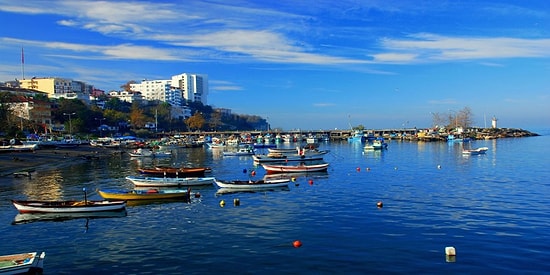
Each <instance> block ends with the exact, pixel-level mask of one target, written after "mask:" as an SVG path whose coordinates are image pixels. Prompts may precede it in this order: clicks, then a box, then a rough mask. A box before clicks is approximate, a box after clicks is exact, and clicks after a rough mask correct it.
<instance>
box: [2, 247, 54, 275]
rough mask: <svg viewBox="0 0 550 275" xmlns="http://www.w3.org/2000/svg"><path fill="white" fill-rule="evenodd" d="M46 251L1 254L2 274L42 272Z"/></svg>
mask: <svg viewBox="0 0 550 275" xmlns="http://www.w3.org/2000/svg"><path fill="white" fill-rule="evenodd" d="M45 257H46V253H45V252H41V253H38V252H29V253H20V254H11V255H3V256H0V274H42V272H43V269H44V258H45Z"/></svg>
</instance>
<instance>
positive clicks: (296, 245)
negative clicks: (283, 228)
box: [292, 240, 302, 248]
mask: <svg viewBox="0 0 550 275" xmlns="http://www.w3.org/2000/svg"><path fill="white" fill-rule="evenodd" d="M292 245H293V246H294V247H296V248H298V247H300V246H302V242H301V241H299V240H295V241H294V242H293V243H292Z"/></svg>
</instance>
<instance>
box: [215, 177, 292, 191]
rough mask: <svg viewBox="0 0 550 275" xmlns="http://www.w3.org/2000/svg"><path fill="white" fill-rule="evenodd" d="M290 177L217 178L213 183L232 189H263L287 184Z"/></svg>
mask: <svg viewBox="0 0 550 275" xmlns="http://www.w3.org/2000/svg"><path fill="white" fill-rule="evenodd" d="M289 182H290V179H275V180H229V181H227V180H218V179H215V180H214V183H215V184H216V185H217V186H218V187H220V188H233V189H245V190H250V189H264V188H271V187H283V186H288V183H289Z"/></svg>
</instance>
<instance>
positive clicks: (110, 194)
mask: <svg viewBox="0 0 550 275" xmlns="http://www.w3.org/2000/svg"><path fill="white" fill-rule="evenodd" d="M97 193H98V194H99V195H100V196H101V197H102V198H104V199H106V200H115V201H117V200H124V201H129V200H162V199H189V197H190V190H158V189H148V190H130V191H127V190H97Z"/></svg>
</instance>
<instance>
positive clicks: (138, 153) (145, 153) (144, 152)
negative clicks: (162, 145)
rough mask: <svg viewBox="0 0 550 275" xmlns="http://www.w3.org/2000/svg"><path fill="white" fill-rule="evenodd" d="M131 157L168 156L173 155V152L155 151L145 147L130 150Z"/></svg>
mask: <svg viewBox="0 0 550 275" xmlns="http://www.w3.org/2000/svg"><path fill="white" fill-rule="evenodd" d="M128 154H129V155H130V157H150V158H168V157H171V156H172V153H171V152H168V151H153V150H148V149H143V148H138V149H135V150H133V151H132V152H128Z"/></svg>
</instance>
